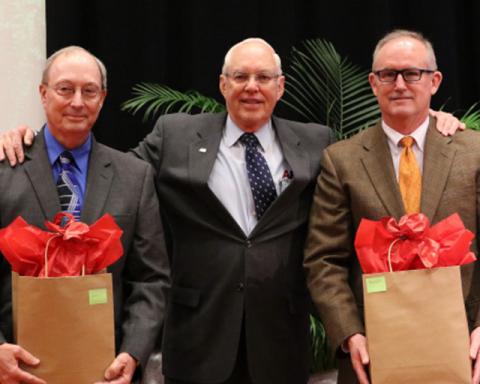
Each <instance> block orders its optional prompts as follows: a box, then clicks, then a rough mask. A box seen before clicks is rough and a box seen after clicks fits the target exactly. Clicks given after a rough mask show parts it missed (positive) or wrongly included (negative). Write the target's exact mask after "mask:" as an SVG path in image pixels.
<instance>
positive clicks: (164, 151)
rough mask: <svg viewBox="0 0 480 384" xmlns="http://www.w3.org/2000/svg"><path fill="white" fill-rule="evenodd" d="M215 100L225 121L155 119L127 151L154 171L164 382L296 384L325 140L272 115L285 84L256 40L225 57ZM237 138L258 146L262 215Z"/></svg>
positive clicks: (303, 354)
mask: <svg viewBox="0 0 480 384" xmlns="http://www.w3.org/2000/svg"><path fill="white" fill-rule="evenodd" d="M220 90H221V92H222V94H223V95H224V97H225V100H226V104H227V109H228V114H225V113H220V114H203V115H197V116H190V115H185V114H175V115H166V116H163V117H161V118H160V119H159V120H158V122H157V124H156V125H155V128H154V130H153V132H152V133H151V134H149V135H148V136H147V137H146V138H145V140H144V141H143V142H141V143H140V145H139V147H137V148H136V149H135V153H136V154H137V155H138V156H140V157H141V158H143V159H146V160H147V161H149V162H150V163H151V164H152V165H153V166H154V168H155V170H156V172H157V190H158V193H159V196H160V199H161V201H162V202H163V205H162V214H163V216H164V222H165V224H166V225H168V228H166V231H168V233H169V235H170V240H171V243H170V245H171V246H170V248H169V251H170V252H169V254H170V257H171V263H172V289H171V294H170V301H169V307H168V310H167V315H166V318H165V328H164V340H163V349H162V352H163V365H164V373H165V375H166V377H167V379H166V382H167V383H172V384H177V383H182V384H183V383H258V384H271V383H285V384H287V383H288V384H291V383H296V384H300V383H306V381H307V377H308V367H309V355H308V348H309V334H308V309H309V298H308V292H307V289H306V285H305V280H304V273H303V269H302V251H303V244H304V240H305V235H306V225H307V217H308V212H309V209H310V203H311V196H312V193H313V180H314V179H315V177H316V175H317V173H318V170H319V162H320V157H321V152H322V149H323V148H324V147H325V146H327V145H328V144H330V143H331V142H332V141H333V136H332V133H331V131H330V130H329V129H327V128H326V127H323V126H320V125H317V124H301V123H296V122H292V121H287V120H283V119H278V118H275V117H272V112H273V109H274V107H275V104H276V103H277V101H278V100H279V99H280V97H281V96H282V94H283V90H284V77H283V76H282V73H281V66H280V59H279V57H278V56H277V55H276V53H275V52H274V50H273V49H272V48H271V47H270V46H269V45H268V44H267V43H266V42H265V41H263V40H260V39H248V40H245V41H243V42H241V43H239V44H237V45H235V46H234V47H232V49H231V50H230V51H229V52H228V53H227V55H226V57H225V65H224V67H223V71H222V74H221V76H220ZM245 133H251V134H253V135H255V137H256V138H257V139H258V141H259V143H260V144H259V147H258V152H260V153H261V154H262V156H263V157H264V158H265V159H266V162H267V164H268V171H269V172H268V173H269V174H270V175H271V178H272V179H273V183H274V185H275V190H276V194H277V196H278V197H276V199H274V201H273V202H272V203H271V204H270V205H269V207H268V208H266V210H265V212H264V213H259V211H258V210H257V208H258V204H262V203H258V202H257V201H256V200H255V201H254V198H253V194H254V193H255V192H252V189H251V185H250V179H249V174H248V172H247V169H246V166H247V165H246V162H247V160H246V157H245V156H246V153H245V152H246V144H243V143H242V140H243V139H242V135H243V134H245ZM256 205H257V208H256Z"/></svg>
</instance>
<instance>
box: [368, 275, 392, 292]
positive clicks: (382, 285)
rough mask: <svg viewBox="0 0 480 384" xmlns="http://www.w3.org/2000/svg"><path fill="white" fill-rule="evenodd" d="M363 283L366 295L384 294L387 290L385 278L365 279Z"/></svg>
mask: <svg viewBox="0 0 480 384" xmlns="http://www.w3.org/2000/svg"><path fill="white" fill-rule="evenodd" d="M365 283H366V286H367V292H368V293H376V292H385V291H386V290H387V281H386V280H385V276H376V277H367V278H366V279H365Z"/></svg>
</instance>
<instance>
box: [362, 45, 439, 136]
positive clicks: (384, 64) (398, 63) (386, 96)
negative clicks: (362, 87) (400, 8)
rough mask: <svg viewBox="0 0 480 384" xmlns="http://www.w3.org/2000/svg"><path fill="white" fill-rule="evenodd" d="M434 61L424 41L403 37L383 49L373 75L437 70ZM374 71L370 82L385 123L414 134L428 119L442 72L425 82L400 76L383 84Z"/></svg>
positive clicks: (425, 78)
mask: <svg viewBox="0 0 480 384" xmlns="http://www.w3.org/2000/svg"><path fill="white" fill-rule="evenodd" d="M432 61H433V60H432V58H431V56H429V52H428V50H427V48H426V46H425V45H424V44H423V43H422V42H421V41H419V40H416V39H414V38H411V37H399V38H396V39H393V40H390V41H389V42H387V43H386V44H385V45H384V46H383V47H382V48H380V50H379V51H378V54H377V56H376V59H375V62H374V63H373V68H374V70H373V72H375V71H378V70H382V69H394V70H402V69H406V68H420V69H430V70H434V69H436V68H434V67H433V66H434V64H433V63H432ZM373 72H372V73H370V75H369V81H370V85H371V87H372V90H373V93H374V94H375V96H376V97H377V100H378V104H379V106H380V110H381V112H382V118H383V120H384V121H385V122H386V123H387V124H388V125H389V126H390V127H392V128H394V129H396V130H397V131H399V132H401V133H404V134H408V133H411V132H412V131H413V130H415V129H416V128H417V127H418V126H419V125H420V124H421V123H422V122H423V121H424V120H425V119H426V118H427V116H428V110H429V108H430V100H431V97H432V95H434V94H435V93H436V92H437V90H438V87H439V86H440V83H441V81H442V74H441V73H440V72H439V71H434V72H433V73H423V74H422V77H421V79H420V80H418V81H415V82H406V81H405V80H404V79H403V77H402V76H401V75H398V76H397V78H396V80H395V81H394V82H393V83H382V82H380V80H379V79H378V77H377V76H376V75H375V74H374V73H373Z"/></svg>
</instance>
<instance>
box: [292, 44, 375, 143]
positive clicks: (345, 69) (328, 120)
mask: <svg viewBox="0 0 480 384" xmlns="http://www.w3.org/2000/svg"><path fill="white" fill-rule="evenodd" d="M291 56H292V57H291V64H290V67H289V69H288V70H287V71H286V72H287V73H286V77H287V84H286V89H285V97H284V99H283V102H284V103H285V104H286V105H288V106H289V107H290V108H292V109H293V110H295V111H296V112H298V113H300V115H302V116H303V117H304V118H305V119H306V120H308V121H314V122H318V123H322V124H326V125H328V126H329V127H331V128H332V129H333V130H334V132H335V134H336V136H337V137H338V138H339V139H344V138H346V137H349V136H351V135H353V134H354V133H356V132H358V131H359V130H360V129H362V128H364V127H366V126H367V125H370V124H371V123H372V122H373V121H375V120H377V119H378V118H379V116H380V115H379V109H378V105H377V100H376V98H375V96H374V95H373V93H372V91H371V89H370V84H369V82H368V72H367V71H364V70H362V69H360V67H358V66H356V65H354V64H352V63H351V62H349V61H348V60H347V58H343V59H342V58H341V57H340V55H339V54H338V53H337V51H336V50H335V48H334V47H333V45H332V44H331V43H330V42H328V41H326V40H322V39H314V40H306V41H304V42H303V43H302V46H301V49H296V48H295V47H294V48H293V49H292V54H291Z"/></svg>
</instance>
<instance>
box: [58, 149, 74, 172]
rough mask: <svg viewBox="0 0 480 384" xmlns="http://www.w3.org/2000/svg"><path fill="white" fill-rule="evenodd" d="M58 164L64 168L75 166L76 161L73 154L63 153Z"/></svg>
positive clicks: (59, 156)
mask: <svg viewBox="0 0 480 384" xmlns="http://www.w3.org/2000/svg"><path fill="white" fill-rule="evenodd" d="M58 163H59V164H60V166H62V168H63V167H64V166H66V165H74V164H75V159H74V158H73V155H72V153H71V152H69V151H63V152H62V153H61V154H60V155H58Z"/></svg>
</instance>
